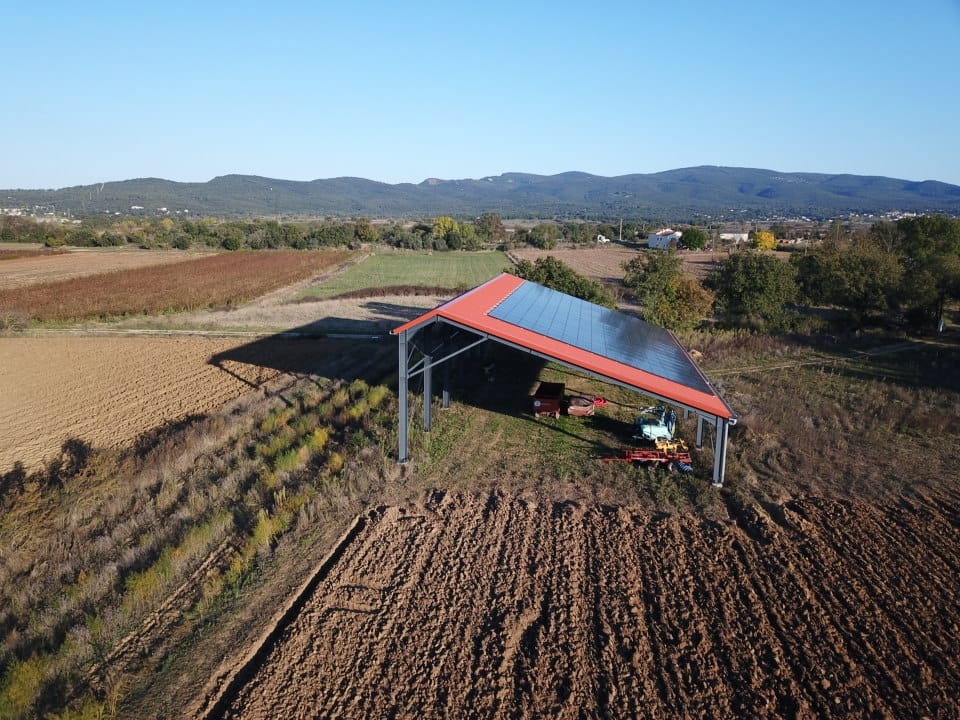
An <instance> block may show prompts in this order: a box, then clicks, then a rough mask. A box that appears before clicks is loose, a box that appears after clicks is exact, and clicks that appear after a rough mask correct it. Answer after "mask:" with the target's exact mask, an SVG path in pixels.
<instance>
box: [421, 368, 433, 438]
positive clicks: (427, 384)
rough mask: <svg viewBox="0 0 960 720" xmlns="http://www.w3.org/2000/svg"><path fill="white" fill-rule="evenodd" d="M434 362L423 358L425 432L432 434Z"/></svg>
mask: <svg viewBox="0 0 960 720" xmlns="http://www.w3.org/2000/svg"><path fill="white" fill-rule="evenodd" d="M432 360H433V358H432V357H430V356H429V355H425V356H424V358H423V431H424V432H430V430H431V429H432V427H433V365H431V364H430V362H431V361H432Z"/></svg>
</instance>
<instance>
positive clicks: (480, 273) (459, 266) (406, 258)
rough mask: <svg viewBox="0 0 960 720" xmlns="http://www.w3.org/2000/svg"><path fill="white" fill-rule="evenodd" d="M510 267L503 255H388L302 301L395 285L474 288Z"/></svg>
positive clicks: (356, 268) (332, 281)
mask: <svg viewBox="0 0 960 720" xmlns="http://www.w3.org/2000/svg"><path fill="white" fill-rule="evenodd" d="M509 266H510V261H509V260H508V259H507V256H506V255H504V254H503V253H501V252H470V253H467V252H447V253H432V254H428V253H425V252H424V253H386V254H381V255H373V256H372V257H370V258H368V259H367V260H366V261H365V262H362V263H360V264H358V265H354V266H353V267H351V268H350V269H349V270H347V271H346V272H345V273H343V274H341V275H338V276H336V277H333V278H330V279H329V280H326V281H324V282H323V283H322V284H319V285H313V286H311V287H309V288H308V289H307V290H305V291H304V292H303V294H302V295H301V296H300V297H301V298H307V297H310V298H319V299H323V298H331V297H334V296H336V295H340V294H342V293H347V292H354V291H357V290H366V289H369V288H379V287H387V286H391V285H429V286H435V287H448V288H464V289H467V288H471V287H474V286H475V285H479V284H480V283H482V282H485V281H486V280H489V279H490V278H492V277H494V276H495V275H497V274H498V273H500V272H502V271H503V270H504V269H505V268H507V267H509Z"/></svg>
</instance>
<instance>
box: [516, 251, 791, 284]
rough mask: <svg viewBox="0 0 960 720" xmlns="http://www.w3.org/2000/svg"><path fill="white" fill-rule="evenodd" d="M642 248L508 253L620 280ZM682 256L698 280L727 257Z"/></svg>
mask: <svg viewBox="0 0 960 720" xmlns="http://www.w3.org/2000/svg"><path fill="white" fill-rule="evenodd" d="M640 252H645V249H641V248H639V247H638V248H636V249H629V248H625V247H621V246H618V245H613V246H604V247H589V248H580V249H562V250H536V249H534V248H520V249H517V250H511V251H510V254H511V255H513V256H515V257H517V258H519V259H521V260H530V261H531V262H533V261H534V260H536V259H537V258H539V257H546V256H547V255H553V256H554V257H555V258H557V259H558V260H561V261H562V262H565V263H566V264H567V265H569V266H570V267H572V268H574V269H575V270H576V271H577V272H578V273H580V274H581V275H585V276H586V277H588V278H590V279H591V280H602V281H605V282H612V283H619V282H620V281H621V280H623V275H624V271H623V263H625V262H628V261H630V260H632V259H633V258H635V257H637V255H638V254H639V253H640ZM773 255H774V256H776V257H777V258H778V259H780V260H783V261H784V262H786V261H787V260H788V259H789V258H790V253H788V252H781V251H776V252H774V253H773ZM680 257H681V258H683V267H684V270H686V271H687V272H688V273H690V274H692V275H695V276H696V277H698V278H700V279H701V280H702V279H703V278H705V277H707V276H708V275H709V274H710V273H711V272H712V271H713V270H714V268H716V267H717V265H718V264H719V263H720V262H721V261H722V260H724V259H725V258H726V257H727V253H726V252H721V251H717V252H690V251H686V250H685V251H683V252H681V253H680Z"/></svg>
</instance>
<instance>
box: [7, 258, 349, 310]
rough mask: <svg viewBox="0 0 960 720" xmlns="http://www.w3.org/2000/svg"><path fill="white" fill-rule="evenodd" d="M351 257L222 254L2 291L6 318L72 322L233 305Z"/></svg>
mask: <svg viewBox="0 0 960 720" xmlns="http://www.w3.org/2000/svg"><path fill="white" fill-rule="evenodd" d="M350 256H351V253H349V252H345V251H296V250H290V251H284V250H277V251H269V250H262V251H256V252H236V253H222V254H219V255H213V256H209V257H201V258H199V259H197V258H194V259H192V260H190V261H189V262H181V263H178V264H176V265H175V266H174V265H170V264H168V265H159V266H153V267H146V268H138V269H135V270H121V271H117V272H112V273H101V274H99V275H93V276H87V277H78V278H73V279H70V280H61V281H59V282H50V283H43V284H40V285H30V286H26V287H20V288H12V289H9V290H3V289H0V313H8V314H14V315H21V316H23V317H27V318H30V319H33V320H40V321H70V320H81V319H86V318H110V317H118V316H126V315H141V314H145V313H157V312H170V311H183V310H196V309H200V308H209V307H221V306H232V305H237V304H240V303H243V302H247V301H248V300H252V299H253V298H256V297H258V296H260V295H263V294H264V293H267V292H270V291H271V290H275V289H277V288H279V287H282V286H284V285H289V284H290V283H294V282H298V281H300V280H304V279H307V278H310V277H313V276H314V275H317V274H319V273H320V272H321V271H323V270H325V269H329V268H332V267H335V266H336V265H338V264H339V263H342V262H344V261H345V260H347V259H348V258H349V257H350ZM12 262H19V261H16V260H14V261H12Z"/></svg>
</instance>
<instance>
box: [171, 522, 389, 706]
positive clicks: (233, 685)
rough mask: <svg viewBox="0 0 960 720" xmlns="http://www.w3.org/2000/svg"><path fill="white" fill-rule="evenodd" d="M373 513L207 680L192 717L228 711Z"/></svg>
mask: <svg viewBox="0 0 960 720" xmlns="http://www.w3.org/2000/svg"><path fill="white" fill-rule="evenodd" d="M375 512H376V511H373V513H375ZM371 515H372V513H371V512H366V513H361V514H359V515H357V516H356V517H354V519H353V522H351V523H350V526H349V527H348V528H347V529H346V530H345V531H344V533H343V534H342V535H341V536H340V538H339V539H338V540H337V541H336V542H335V543H334V545H333V547H332V548H331V549H330V551H329V552H328V553H327V554H326V555H325V556H324V558H323V560H321V561H320V563H319V564H318V565H317V566H316V567H315V568H314V569H313V571H312V572H311V573H310V575H309V577H308V578H307V579H306V580H305V581H304V583H303V584H302V585H301V586H300V588H299V589H298V590H297V592H295V593H294V594H293V595H292V596H291V597H290V598H289V599H288V600H287V602H286V603H284V605H283V607H281V608H280V610H278V611H277V612H276V613H275V614H274V616H273V618H272V619H271V620H270V623H269V624H268V625H267V628H266V629H265V630H264V631H263V633H262V634H261V635H260V638H259V639H258V640H257V641H256V642H255V643H254V644H253V645H252V646H251V647H250V649H249V650H247V652H246V654H245V655H244V656H243V658H241V659H240V660H239V661H238V662H233V663H230V664H229V665H227V666H221V668H220V669H218V671H217V672H216V673H215V674H214V676H213V677H212V678H211V680H210V681H209V682H208V683H207V685H206V687H205V688H204V690H203V692H202V693H201V696H200V699H199V700H198V701H196V702H195V703H194V705H193V706H192V707H190V708H189V709H188V712H187V716H188V717H193V718H196V719H197V720H207V719H208V718H210V717H213V716H216V715H217V714H218V713H219V714H222V713H223V712H224V710H225V709H226V703H227V702H228V701H229V700H230V698H231V696H232V695H233V694H234V693H236V691H237V690H238V689H239V688H240V687H242V686H243V684H244V683H245V682H246V681H247V680H248V679H249V676H250V675H251V673H252V672H253V670H255V668H256V667H257V664H258V662H259V661H260V660H262V659H263V657H264V656H265V655H266V653H267V652H268V651H269V649H270V647H271V646H272V645H273V643H274V642H275V641H276V639H277V638H278V637H279V636H280V635H281V634H282V633H283V631H284V630H286V629H287V627H288V626H289V625H290V623H292V622H293V621H294V619H296V617H297V615H298V614H299V613H300V611H301V610H302V609H303V607H304V606H305V605H306V603H307V601H308V599H309V597H310V595H311V594H312V593H313V591H314V590H316V588H317V586H318V585H319V584H320V583H321V582H323V581H324V580H325V579H326V577H327V575H329V574H330V571H331V570H332V569H333V567H334V566H335V565H336V564H337V562H338V561H339V560H340V558H341V557H342V556H343V553H344V552H345V551H346V549H347V548H348V547H349V546H350V543H352V542H353V541H354V540H355V539H356V538H357V535H359V534H360V533H361V532H362V531H363V530H364V528H366V526H367V522H368V520H369V519H370V518H371Z"/></svg>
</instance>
